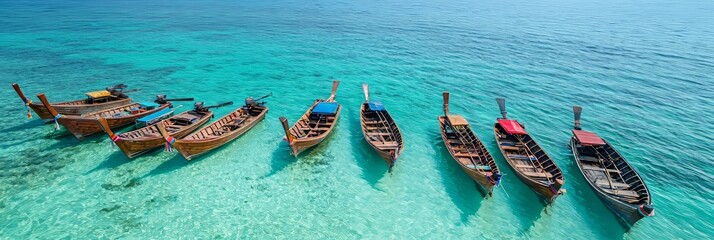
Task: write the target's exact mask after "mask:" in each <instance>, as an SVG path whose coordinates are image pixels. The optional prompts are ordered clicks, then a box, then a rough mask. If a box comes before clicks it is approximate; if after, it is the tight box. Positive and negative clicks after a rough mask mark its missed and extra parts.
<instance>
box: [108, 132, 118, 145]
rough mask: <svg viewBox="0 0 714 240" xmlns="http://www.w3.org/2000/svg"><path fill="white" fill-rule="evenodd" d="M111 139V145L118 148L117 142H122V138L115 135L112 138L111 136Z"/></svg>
mask: <svg viewBox="0 0 714 240" xmlns="http://www.w3.org/2000/svg"><path fill="white" fill-rule="evenodd" d="M109 138H111V139H112V143H111V144H112V147H116V146H117V142H118V141H119V140H121V137H119V136H117V135H115V134H112V135H111V136H109Z"/></svg>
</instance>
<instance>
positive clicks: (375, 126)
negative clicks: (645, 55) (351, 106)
mask: <svg viewBox="0 0 714 240" xmlns="http://www.w3.org/2000/svg"><path fill="white" fill-rule="evenodd" d="M362 110H363V113H364V114H363V115H362V116H363V118H362V124H363V125H364V129H365V131H366V133H365V134H366V135H367V138H369V141H370V142H371V143H372V144H373V145H374V146H375V147H377V148H379V149H380V150H384V151H388V150H397V149H399V147H400V146H399V143H400V142H401V141H402V135H401V133H400V132H399V128H398V127H397V124H396V123H395V122H394V121H393V120H392V116H390V115H389V113H388V112H387V111H386V110H385V109H384V107H381V104H379V105H377V106H375V105H374V104H372V105H370V103H363V106H362Z"/></svg>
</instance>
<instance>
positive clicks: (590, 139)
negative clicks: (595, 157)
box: [573, 130, 605, 146]
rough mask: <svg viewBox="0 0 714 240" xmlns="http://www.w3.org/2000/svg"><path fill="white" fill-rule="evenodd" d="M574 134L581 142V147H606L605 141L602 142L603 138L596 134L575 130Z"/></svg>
mask: <svg viewBox="0 0 714 240" xmlns="http://www.w3.org/2000/svg"><path fill="white" fill-rule="evenodd" d="M573 134H575V138H577V139H578V141H580V145H583V146H602V145H605V141H604V140H602V138H600V136H598V135H597V134H595V133H594V132H588V131H582V130H573Z"/></svg>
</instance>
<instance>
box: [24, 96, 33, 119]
mask: <svg viewBox="0 0 714 240" xmlns="http://www.w3.org/2000/svg"><path fill="white" fill-rule="evenodd" d="M30 104H32V100H30V99H27V101H26V102H25V109H27V118H32V112H31V111H30Z"/></svg>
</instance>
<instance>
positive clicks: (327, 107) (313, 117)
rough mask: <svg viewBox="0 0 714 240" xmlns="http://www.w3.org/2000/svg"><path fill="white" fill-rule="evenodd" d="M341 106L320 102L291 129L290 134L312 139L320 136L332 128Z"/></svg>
mask: <svg viewBox="0 0 714 240" xmlns="http://www.w3.org/2000/svg"><path fill="white" fill-rule="evenodd" d="M339 108H340V106H339V104H338V103H336V102H320V103H318V104H316V105H315V106H314V107H313V108H312V109H311V110H310V113H308V114H306V115H305V116H303V118H301V119H300V120H298V121H297V123H295V126H293V127H292V128H290V133H292V134H293V136H295V137H296V138H298V139H300V138H311V137H317V136H320V135H322V134H324V133H326V132H327V131H329V130H330V129H331V128H332V125H334V124H335V120H336V119H337V112H338V111H339Z"/></svg>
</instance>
